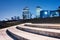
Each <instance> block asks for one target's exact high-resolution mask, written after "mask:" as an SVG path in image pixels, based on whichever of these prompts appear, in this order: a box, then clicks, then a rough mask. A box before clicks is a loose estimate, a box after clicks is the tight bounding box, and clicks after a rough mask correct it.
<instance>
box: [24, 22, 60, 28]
mask: <svg viewBox="0 0 60 40" xmlns="http://www.w3.org/2000/svg"><path fill="white" fill-rule="evenodd" d="M24 25H25V26H30V27H38V28H49V29H60V24H32V23H31V24H28V23H26V24H24Z"/></svg>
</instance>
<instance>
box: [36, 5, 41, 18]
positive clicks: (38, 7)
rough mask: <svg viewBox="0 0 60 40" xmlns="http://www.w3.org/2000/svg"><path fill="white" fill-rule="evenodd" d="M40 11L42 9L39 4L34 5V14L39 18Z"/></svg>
mask: <svg viewBox="0 0 60 40" xmlns="http://www.w3.org/2000/svg"><path fill="white" fill-rule="evenodd" d="M40 11H42V9H41V7H40V6H37V7H36V13H37V14H36V15H37V18H39V17H40Z"/></svg>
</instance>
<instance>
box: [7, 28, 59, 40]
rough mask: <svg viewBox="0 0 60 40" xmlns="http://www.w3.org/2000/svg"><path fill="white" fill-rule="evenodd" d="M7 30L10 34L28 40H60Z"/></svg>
mask: <svg viewBox="0 0 60 40" xmlns="http://www.w3.org/2000/svg"><path fill="white" fill-rule="evenodd" d="M8 30H9V31H10V32H12V33H14V34H16V35H18V36H20V37H23V38H26V39H28V40H60V39H57V38H51V37H47V36H42V35H37V34H33V33H29V32H25V31H21V30H18V29H16V28H11V29H8Z"/></svg>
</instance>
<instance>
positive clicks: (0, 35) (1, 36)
mask: <svg viewBox="0 0 60 40" xmlns="http://www.w3.org/2000/svg"><path fill="white" fill-rule="evenodd" d="M0 40H13V39H12V38H11V37H10V36H8V34H7V33H6V29H0Z"/></svg>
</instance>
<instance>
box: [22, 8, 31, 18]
mask: <svg viewBox="0 0 60 40" xmlns="http://www.w3.org/2000/svg"><path fill="white" fill-rule="evenodd" d="M22 16H23V19H30V18H31V12H30V11H29V8H28V7H25V8H24V9H23V15H22Z"/></svg>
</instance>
